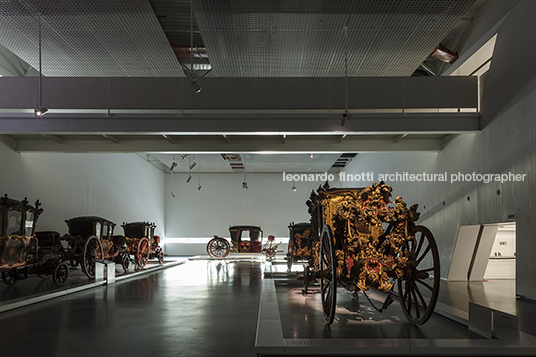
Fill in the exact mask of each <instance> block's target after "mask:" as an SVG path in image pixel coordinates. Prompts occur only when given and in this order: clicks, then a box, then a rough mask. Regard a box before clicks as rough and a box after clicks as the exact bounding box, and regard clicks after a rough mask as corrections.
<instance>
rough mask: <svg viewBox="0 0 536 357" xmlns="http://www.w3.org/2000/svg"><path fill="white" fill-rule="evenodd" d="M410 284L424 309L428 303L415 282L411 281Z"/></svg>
mask: <svg viewBox="0 0 536 357" xmlns="http://www.w3.org/2000/svg"><path fill="white" fill-rule="evenodd" d="M412 284H413V289H414V291H415V292H416V293H417V295H418V296H419V299H420V300H421V304H422V308H423V309H424V310H426V308H427V307H428V304H427V303H426V301H425V299H424V297H423V296H422V294H421V291H420V290H419V287H418V286H417V284H415V282H414V281H412Z"/></svg>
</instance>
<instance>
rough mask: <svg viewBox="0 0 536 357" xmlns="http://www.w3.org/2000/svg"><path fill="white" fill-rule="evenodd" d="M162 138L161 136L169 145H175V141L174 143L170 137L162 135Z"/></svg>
mask: <svg viewBox="0 0 536 357" xmlns="http://www.w3.org/2000/svg"><path fill="white" fill-rule="evenodd" d="M162 136H163V137H164V139H166V140H167V141H168V142H169V143H170V144H175V143H176V141H175V140H174V139H173V138H172V137H171V136H170V135H166V134H162Z"/></svg>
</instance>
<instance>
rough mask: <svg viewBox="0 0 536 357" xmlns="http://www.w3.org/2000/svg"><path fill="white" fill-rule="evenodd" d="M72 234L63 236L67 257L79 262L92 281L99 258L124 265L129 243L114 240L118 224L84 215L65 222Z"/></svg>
mask: <svg viewBox="0 0 536 357" xmlns="http://www.w3.org/2000/svg"><path fill="white" fill-rule="evenodd" d="M65 223H67V226H68V228H69V233H67V234H65V235H64V236H63V237H61V241H63V242H65V244H64V246H65V247H66V248H65V254H66V257H67V258H68V259H69V260H70V261H71V262H73V263H79V264H80V266H81V267H82V271H83V272H84V274H86V276H87V277H88V278H90V279H94V278H95V262H96V260H99V259H106V260H113V261H115V262H122V261H123V259H124V258H123V256H124V254H125V250H126V246H125V242H124V241H121V240H120V239H114V235H113V231H114V227H115V223H113V222H111V221H109V220H107V219H104V218H102V217H96V216H81V217H75V218H71V219H68V220H66V221H65Z"/></svg>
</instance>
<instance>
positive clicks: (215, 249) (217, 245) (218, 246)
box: [207, 237, 231, 258]
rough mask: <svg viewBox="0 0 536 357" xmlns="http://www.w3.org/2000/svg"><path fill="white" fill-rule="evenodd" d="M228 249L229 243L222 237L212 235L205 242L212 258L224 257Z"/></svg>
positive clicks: (229, 248)
mask: <svg viewBox="0 0 536 357" xmlns="http://www.w3.org/2000/svg"><path fill="white" fill-rule="evenodd" d="M230 250H231V245H230V244H229V242H228V241H227V239H224V238H220V237H214V238H212V239H211V240H210V241H209V242H208V244H207V253H208V255H209V256H210V257H212V258H225V257H226V256H227V255H228V254H229V251H230Z"/></svg>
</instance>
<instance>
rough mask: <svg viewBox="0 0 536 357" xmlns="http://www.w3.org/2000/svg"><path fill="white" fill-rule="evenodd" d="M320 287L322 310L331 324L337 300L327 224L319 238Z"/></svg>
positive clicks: (327, 321)
mask: <svg viewBox="0 0 536 357" xmlns="http://www.w3.org/2000/svg"><path fill="white" fill-rule="evenodd" d="M322 272H325V273H324V274H321V276H320V287H321V294H322V310H323V311H324V317H325V318H326V323H327V324H328V325H331V324H332V323H333V319H334V318H335V306H336V302H337V276H336V269H335V247H334V244H333V235H332V233H331V229H330V228H329V226H327V225H326V226H324V228H323V229H322V236H321V238H320V273H322Z"/></svg>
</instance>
